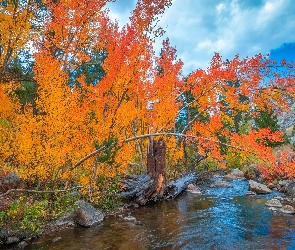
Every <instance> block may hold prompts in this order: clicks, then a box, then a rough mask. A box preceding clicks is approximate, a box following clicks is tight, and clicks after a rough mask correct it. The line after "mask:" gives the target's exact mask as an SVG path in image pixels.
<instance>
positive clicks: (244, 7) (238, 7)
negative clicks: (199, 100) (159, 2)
mask: <svg viewBox="0 0 295 250" xmlns="http://www.w3.org/2000/svg"><path fill="white" fill-rule="evenodd" d="M117 1H119V2H121V3H120V4H121V5H122V4H123V2H122V1H123V0H117ZM124 1H126V0H124ZM130 1H131V0H130ZM126 2H128V1H126ZM131 2H132V3H133V4H134V5H135V1H134V0H132V1H131ZM114 4H117V3H114ZM129 7H131V5H130V6H129ZM119 10H120V8H118V9H117V13H119V14H120V13H121V12H120V11H119ZM121 10H122V15H123V16H124V15H126V13H130V11H131V10H132V9H129V11H127V8H123V7H122V6H121ZM160 25H161V26H162V27H163V28H165V29H166V34H165V35H164V37H163V38H161V39H157V44H156V46H155V48H156V50H157V51H158V52H159V50H160V49H159V48H160V43H161V40H163V39H165V38H166V37H169V39H170V42H171V44H172V45H175V46H176V48H177V50H178V53H177V54H178V58H180V59H182V61H183V62H184V64H185V66H184V73H185V74H187V73H189V72H191V71H192V70H194V69H196V67H201V68H207V66H208V63H209V62H210V61H211V59H212V56H213V55H214V52H218V53H220V54H221V56H222V57H223V58H224V59H227V58H228V59H231V58H233V57H234V56H235V55H236V54H239V55H240V56H241V57H245V56H253V55H255V54H257V53H262V54H266V53H268V52H269V51H271V50H272V49H275V48H278V47H280V46H281V45H282V44H283V43H290V42H295V4H294V1H293V0H173V4H172V6H171V7H170V8H169V9H168V10H167V11H166V12H165V13H164V15H163V16H162V18H161V21H160ZM294 56H295V55H294Z"/></svg>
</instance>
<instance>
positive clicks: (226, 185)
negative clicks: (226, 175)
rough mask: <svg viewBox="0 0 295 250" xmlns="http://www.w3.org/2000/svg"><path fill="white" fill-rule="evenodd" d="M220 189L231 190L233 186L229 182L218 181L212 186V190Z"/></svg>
mask: <svg viewBox="0 0 295 250" xmlns="http://www.w3.org/2000/svg"><path fill="white" fill-rule="evenodd" d="M219 187H224V188H230V187H232V185H231V184H230V183H228V182H227V181H216V182H214V183H212V184H211V185H210V188H219Z"/></svg>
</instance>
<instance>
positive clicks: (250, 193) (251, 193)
mask: <svg viewBox="0 0 295 250" xmlns="http://www.w3.org/2000/svg"><path fill="white" fill-rule="evenodd" d="M246 195H256V193H255V192H253V191H247V193H246Z"/></svg>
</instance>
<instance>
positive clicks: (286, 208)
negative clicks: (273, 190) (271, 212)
mask: <svg viewBox="0 0 295 250" xmlns="http://www.w3.org/2000/svg"><path fill="white" fill-rule="evenodd" d="M281 212H283V213H286V214H295V209H294V207H292V206H290V205H285V206H283V207H282V208H281Z"/></svg>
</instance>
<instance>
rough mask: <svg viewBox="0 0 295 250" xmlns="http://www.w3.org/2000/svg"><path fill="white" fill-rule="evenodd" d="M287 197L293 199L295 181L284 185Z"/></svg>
mask: <svg viewBox="0 0 295 250" xmlns="http://www.w3.org/2000/svg"><path fill="white" fill-rule="evenodd" d="M286 188H287V195H288V196H289V197H291V198H295V181H291V182H289V183H288V185H286Z"/></svg>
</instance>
